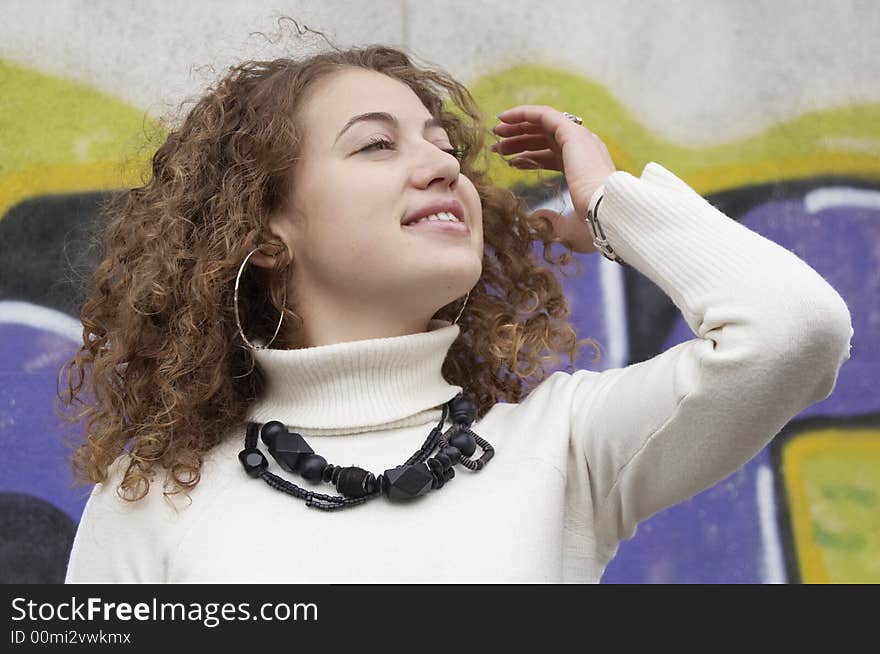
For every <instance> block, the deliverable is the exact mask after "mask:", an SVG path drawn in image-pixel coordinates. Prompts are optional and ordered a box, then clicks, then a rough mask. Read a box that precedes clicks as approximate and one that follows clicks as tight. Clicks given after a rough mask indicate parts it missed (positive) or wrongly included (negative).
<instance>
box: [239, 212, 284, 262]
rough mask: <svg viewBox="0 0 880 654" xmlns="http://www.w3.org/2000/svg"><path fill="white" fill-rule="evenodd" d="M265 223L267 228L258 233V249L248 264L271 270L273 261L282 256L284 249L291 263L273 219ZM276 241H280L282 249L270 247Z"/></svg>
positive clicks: (281, 235)
mask: <svg viewBox="0 0 880 654" xmlns="http://www.w3.org/2000/svg"><path fill="white" fill-rule="evenodd" d="M267 222H268V227H266V226H264V227H263V229H262V231H261V233H260V242H259V244H260V249H259V250H257V251H256V252H254V253H253V254H252V255H251V258H250V259H248V262H249V263H253V264H254V265H256V266H259V267H261V268H269V269H271V268H274V267H275V259H276V258H277V257H279V256H283V255H284V249H286V250H287V254H288V255H290V256H288V260H290V261H292V260H293V256H292V250H291V249H290V245H289V243H288V242H287V239H286V238H285V236H284V233H283V232H282V231H281V230H280V229H278V228H277V226H276V224H275V223H274V217H272V218H270V219H269V220H268V221H267ZM278 241H281V243H282V244H283V246H282V247H283V248H284V249H282V248H280V247H277V246H274V245H270V243H277V242H278Z"/></svg>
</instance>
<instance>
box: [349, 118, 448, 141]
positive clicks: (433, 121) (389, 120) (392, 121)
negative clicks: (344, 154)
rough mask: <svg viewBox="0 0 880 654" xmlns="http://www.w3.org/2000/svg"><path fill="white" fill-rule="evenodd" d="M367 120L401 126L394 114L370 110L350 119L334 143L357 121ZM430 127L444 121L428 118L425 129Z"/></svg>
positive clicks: (438, 125)
mask: <svg viewBox="0 0 880 654" xmlns="http://www.w3.org/2000/svg"><path fill="white" fill-rule="evenodd" d="M365 120H378V121H381V122H383V123H388V124H390V125H393V126H394V127H395V128H397V127H399V126H400V123H399V122H398V121H397V118H395V117H394V116H392V115H391V114H389V113H386V112H384V111H368V112H367V113H365V114H358V115H357V116H355V117H354V118H352V119H351V120H349V121H348V122H347V123H345V127H343V128H342V129H341V130H340V132H339V134H337V135H336V141H334V142H333V144H334V145H335V144H336V142H337V141H339V138H340V137H341V136H342V135H343V134H344V133H345V130H347V129H348V128H349V127H351V126H352V125H354V124H355V123H360V122H363V121H365ZM429 127H443V123H442V122H440V120H438V119H437V118H428V120H426V121H425V125H424V129H428V128H429Z"/></svg>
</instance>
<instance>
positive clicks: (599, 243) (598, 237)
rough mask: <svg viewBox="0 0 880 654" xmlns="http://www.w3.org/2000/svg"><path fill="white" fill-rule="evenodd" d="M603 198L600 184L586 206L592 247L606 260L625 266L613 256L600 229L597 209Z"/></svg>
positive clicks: (602, 187)
mask: <svg viewBox="0 0 880 654" xmlns="http://www.w3.org/2000/svg"><path fill="white" fill-rule="evenodd" d="M604 197H605V184H601V185H600V186H599V188H597V189H596V190H595V191H593V195H592V196H591V197H590V203H589V205H588V206H587V217H586V221H587V223H588V224H589V226H590V232H591V233H592V235H593V245H595V246H596V249H597V250H598V251H599V252H601V253H602V255H603V256H604V257H605V258H606V259H610V260H611V261H616V262H617V263H619V264H620V265H622V266H626V265H628V264H627V263H626V262H625V261H624V260H623V259H621V258H620V257H619V256H618V255H617V254H615V252H614V250H613V249H612V247H611V245H610V244H609V243H608V239H607V238H606V237H605V232H604V230H603V229H602V224H601V223H600V222H599V215H598V214H599V208H600V206H601V204H602V198H604Z"/></svg>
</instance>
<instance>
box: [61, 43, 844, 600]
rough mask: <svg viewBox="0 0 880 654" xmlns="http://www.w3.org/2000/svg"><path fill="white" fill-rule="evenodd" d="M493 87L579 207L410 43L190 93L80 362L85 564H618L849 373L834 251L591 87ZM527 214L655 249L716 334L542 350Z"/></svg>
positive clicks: (341, 54)
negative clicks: (603, 362)
mask: <svg viewBox="0 0 880 654" xmlns="http://www.w3.org/2000/svg"><path fill="white" fill-rule="evenodd" d="M448 102H451V103H452V104H451V105H449V104H448ZM499 119H500V123H499V124H498V125H496V126H495V128H494V132H495V134H496V135H497V136H498V137H500V140H499V142H498V143H497V145H496V146H495V147H494V148H493V149H495V150H496V152H497V154H500V155H519V156H518V157H516V158H514V159H513V161H512V164H513V165H523V164H519V163H517V162H522V161H530V162H531V164H529V165H535V164H537V165H539V166H541V167H543V168H545V169H548V170H557V171H561V172H562V173H563V174H564V176H565V179H566V181H567V183H568V189H569V192H570V194H571V199H572V201H573V204H574V208H575V214H576V215H575V216H572V217H567V216H560V215H555V214H552V215H546V214H534V215H529V214H528V213H527V211H526V208H525V206H524V204H523V202H521V200H520V199H518V198H516V197H515V196H513V195H512V194H511V193H510V192H509V191H507V190H506V189H504V188H500V187H498V186H495V185H493V184H492V182H491V180H490V179H489V177H488V176H487V174H486V172H485V170H484V169H481V167H480V164H479V160H480V155H481V154H482V151H483V145H484V140H485V134H484V131H485V130H484V127H483V123H482V119H481V117H480V115H479V110H478V109H477V107H476V105H475V103H474V101H473V99H472V98H471V96H470V95H469V93H468V92H467V91H466V90H465V88H463V87H462V86H461V85H460V84H459V83H457V82H456V81H454V80H453V79H452V78H451V77H449V76H448V75H447V74H445V73H443V72H442V71H436V70H426V69H423V68H419V67H417V66H415V65H414V64H413V63H412V62H411V60H410V59H409V58H408V57H407V55H406V54H405V53H403V52H401V51H399V50H397V49H394V48H389V47H379V46H376V47H368V48H363V49H352V50H347V51H335V52H330V53H323V54H320V55H316V56H314V57H312V58H310V59H308V60H305V61H293V60H289V59H279V60H275V61H269V62H248V63H245V64H243V65H240V66H238V67H236V68H234V69H233V70H232V71H231V72H230V74H228V75H227V76H226V77H225V79H223V80H222V81H221V82H220V83H219V84H218V85H217V86H216V87H215V88H213V89H212V90H210V92H208V93H207V94H206V95H205V96H204V97H203V98H202V99H201V100H200V101H199V102H198V104H197V105H196V106H195V107H194V108H193V109H192V111H191V112H190V113H189V114H188V116H187V117H186V119H185V121H184V122H183V124H182V126H181V127H180V128H179V129H176V130H175V131H172V132H171V133H170V135H169V136H168V138H167V141H166V142H165V143H164V144H163V145H162V146H161V147H160V148H159V150H158V151H157V153H156V154H155V156H154V158H153V167H152V178H151V179H150V180H149V181H148V182H147V183H146V184H145V185H144V186H142V187H140V188H136V189H132V190H131V191H130V192H129V193H128V194H127V200H126V204H125V206H124V207H123V208H122V209H121V210H120V211H119V213H118V215H117V216H116V217H115V219H114V220H113V221H112V223H111V224H110V227H109V230H108V232H107V239H108V240H107V244H108V251H107V256H106V259H105V260H104V261H103V263H102V264H101V265H100V266H99V268H98V269H97V272H96V278H95V288H94V291H93V294H92V296H91V299H90V300H89V301H88V303H87V304H86V305H85V306H84V309H83V313H82V321H83V325H84V344H83V346H82V348H81V350H80V352H79V353H78V354H77V357H76V358H75V359H74V360H73V361H72V362H71V363H70V364H68V365H69V370H68V374H67V381H68V385H69V389H68V395H67V398H66V400H67V401H68V403H70V404H72V403H73V402H74V400H75V399H77V400H79V401H80V402H82V401H83V400H82V399H81V396H83V395H85V394H86V392H87V391H91V395H92V396H93V397H91V398H90V403H86V404H85V405H84V406H85V408H84V410H83V411H81V412H80V413H79V414H78V415H77V416H76V418H77V419H82V418H86V422H85V425H86V429H87V434H86V440H85V442H84V444H82V445H81V446H80V447H79V448H78V450H77V451H76V452H75V455H74V458H73V464H74V470H75V471H76V472H77V473H78V474H79V476H80V477H81V478H83V479H85V480H88V481H91V482H95V483H96V486H95V487H94V489H93V492H92V495H91V497H90V499H89V501H88V504H87V506H86V509H85V511H84V513H83V516H82V520H81V523H80V527H79V531H78V533H77V536H76V540H75V543H74V546H73V551H72V553H71V557H70V562H69V567H68V572H67V581H68V582H133V581H139V582H145V581H150V582H220V581H231V582H327V583H329V582H406V581H423V582H438V581H441V582H447V581H448V582H525V581H546V582H556V581H574V582H598V581H599V579H600V577H601V575H602V572H603V570H604V568H605V566H606V564H607V563H608V561H609V560H610V559H611V558H612V557H613V556H614V554H615V552H616V549H617V546H618V543H619V542H620V541H621V540H622V539H626V538H630V537H631V536H632V535H633V534H634V532H635V529H636V526H637V525H638V523H639V522H640V521H643V520H645V519H646V518H648V517H649V516H651V515H653V514H654V513H656V512H658V511H660V510H661V509H663V508H665V507H668V506H670V505H672V504H675V503H677V502H680V501H682V500H685V499H687V498H690V497H692V496H693V495H695V494H696V493H698V492H699V491H701V490H703V489H705V488H707V487H709V486H711V485H713V484H714V483H716V482H718V481H720V480H721V479H723V478H725V477H726V476H728V475H730V474H731V473H732V472H734V471H735V470H736V469H737V468H739V467H740V466H742V465H743V464H744V463H746V462H747V461H748V460H749V459H751V458H752V457H753V456H754V455H755V454H756V453H758V452H759V451H760V450H761V449H762V448H763V447H764V446H765V445H766V444H767V443H768V442H769V441H770V439H772V438H773V436H774V435H775V434H776V433H777V432H778V431H779V429H780V428H781V427H782V426H783V425H784V424H785V423H786V422H787V421H788V420H790V419H791V418H792V417H793V416H795V415H796V414H798V413H799V412H800V411H802V410H803V409H804V408H805V407H807V406H809V405H810V404H813V403H815V402H818V401H819V400H822V399H824V398H825V397H827V396H828V395H829V394H830V393H831V391H832V389H833V388H834V385H835V382H836V379H837V374H838V370H839V368H840V366H841V365H842V364H843V362H844V361H845V360H846V359H847V358H848V357H849V343H850V338H851V336H852V334H853V331H852V327H851V322H850V314H849V311H848V309H847V307H846V305H845V303H844V302H843V300H842V299H841V297H840V296H839V295H838V293H837V292H836V291H835V290H834V289H833V288H832V287H831V286H829V285H828V283H827V282H826V281H825V280H824V279H823V278H822V277H821V276H820V275H819V274H817V273H816V272H815V271H814V270H813V269H812V268H810V267H809V266H808V265H807V264H805V263H804V262H803V261H802V260H801V259H799V258H798V257H796V256H795V255H794V254H792V253H791V252H789V251H788V250H786V249H785V248H782V247H780V246H779V245H777V244H775V243H773V242H771V241H769V240H767V239H765V238H763V237H761V236H760V235H758V234H756V233H754V232H752V231H750V230H749V229H747V228H746V227H744V226H742V225H740V224H739V223H737V222H736V221H734V220H731V219H730V218H728V217H727V216H725V215H724V214H722V213H720V212H719V211H718V210H716V209H715V208H714V207H713V206H712V205H710V204H709V203H708V202H706V201H705V200H704V199H703V198H702V197H701V196H700V195H698V194H697V193H696V192H695V191H693V190H692V189H691V188H690V187H689V186H688V185H687V184H685V183H684V182H683V181H682V180H681V179H679V178H678V177H677V176H676V175H674V174H673V173H672V172H670V171H668V170H667V169H666V168H664V167H663V166H661V165H660V164H658V163H655V162H652V163H649V164H648V165H647V166H646V167H645V169H644V171H643V172H642V173H641V176H640V177H634V176H633V175H630V174H629V173H627V172H624V171H616V170H615V168H614V165H613V163H612V161H611V158H610V157H609V154H608V151H607V149H606V147H605V145H604V144H603V143H602V141H601V140H600V138H599V137H598V136H597V135H596V134H594V133H592V132H591V131H590V130H589V128H588V126H586V125H584V124H583V121H582V120H580V119H579V118H578V117H577V116H573V115H572V114H568V113H565V112H563V111H560V110H557V109H556V108H552V107H547V106H531V105H525V106H516V107H513V108H511V109H509V110H507V111H505V112H503V113H502V114H500V115H499ZM523 153H526V154H523ZM491 156H497V155H491ZM427 216H431V218H430V219H427V220H420V219H422V218H425V217H427ZM594 234H595V238H594ZM535 241H541V242H542V243H543V244H544V245H545V246H547V247H545V250H544V252H545V259H546V260H547V262H549V263H553V264H558V263H559V262H558V261H556V260H553V259H550V258H548V256H547V252H548V250H549V244H551V243H552V242H554V241H556V242H563V243H564V244H566V245H567V246H569V247H570V248H571V249H572V250H574V251H578V252H589V251H594V250H596V249H597V248H598V249H600V251H601V252H602V254H603V255H605V256H606V257H608V258H610V259H613V260H615V261H618V262H619V263H622V264H624V265H629V266H632V267H634V268H635V269H637V270H638V271H639V272H641V273H643V274H644V275H646V276H647V277H649V278H650V279H651V280H652V281H654V282H655V283H656V284H657V285H658V286H659V287H660V288H662V289H663V290H664V292H666V293H667V294H668V295H669V296H670V298H671V299H672V300H673V301H674V302H675V304H676V305H677V306H678V308H679V309H680V310H681V312H682V314H683V317H684V319H685V320H686V321H687V323H688V325H689V326H690V327H691V329H692V330H693V332H694V334H695V338H694V339H692V340H690V341H687V342H685V343H681V344H679V345H676V346H675V347H672V348H670V349H669V350H667V351H665V352H663V353H661V354H659V355H658V356H656V357H654V358H653V359H651V360H648V361H644V362H641V363H638V364H635V365H631V366H628V367H626V368H618V369H612V370H606V371H604V372H593V371H589V370H576V371H575V372H573V374H570V373H567V372H564V371H559V372H555V373H553V374H551V375H547V374H546V372H545V370H544V363H545V361H546V360H548V359H553V358H554V355H558V354H559V353H560V352H567V353H568V354H569V356H570V357H571V358H572V361H573V360H574V357H575V355H576V352H577V348H578V346H579V345H580V344H581V342H580V341H578V339H577V335H576V333H575V331H574V329H573V328H572V326H571V324H570V323H569V322H568V320H567V319H568V316H569V312H568V304H567V302H566V299H565V297H564V295H563V293H562V290H561V285H560V283H559V281H558V278H557V276H556V275H555V274H554V272H553V271H552V269H551V268H550V267H548V266H544V265H542V264H541V263H539V261H538V260H537V259H536V258H535V256H534V255H533V243H534V242H535ZM78 396H80V397H78ZM162 470H164V471H165V476H164V480H163V479H161V478H157V476H156V475H157V473H158V472H160V471H162ZM160 482H162V483H160Z"/></svg>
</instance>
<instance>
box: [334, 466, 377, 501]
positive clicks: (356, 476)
mask: <svg viewBox="0 0 880 654" xmlns="http://www.w3.org/2000/svg"><path fill="white" fill-rule="evenodd" d="M372 474H373V473H371V472H369V471H367V470H364V469H363V468H358V467H356V466H349V467H348V468H343V469H342V470H341V471H340V473H339V478H338V480H337V482H336V490H338V491H339V492H340V493H342V494H343V495H345V496H346V497H363V496H364V495H366V494H367V492H368V491H367V480H368V478H369V477H371V476H372Z"/></svg>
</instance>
